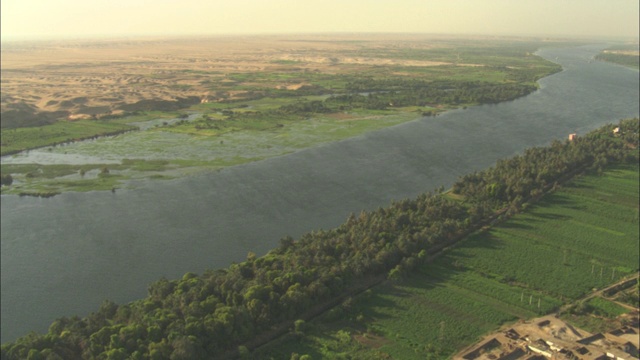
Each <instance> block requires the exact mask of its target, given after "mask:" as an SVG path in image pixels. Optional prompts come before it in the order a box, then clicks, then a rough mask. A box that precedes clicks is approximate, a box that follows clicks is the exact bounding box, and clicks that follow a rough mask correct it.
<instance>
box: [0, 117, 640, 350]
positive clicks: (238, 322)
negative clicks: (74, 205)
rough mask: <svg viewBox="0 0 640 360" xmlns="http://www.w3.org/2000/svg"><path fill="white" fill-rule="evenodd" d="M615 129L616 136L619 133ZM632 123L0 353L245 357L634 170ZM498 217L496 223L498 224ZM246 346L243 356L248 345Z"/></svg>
mask: <svg viewBox="0 0 640 360" xmlns="http://www.w3.org/2000/svg"><path fill="white" fill-rule="evenodd" d="M616 127H618V128H619V131H617V132H614V131H613V130H614V128H616ZM638 128H639V120H638V119H630V120H623V121H621V122H620V123H619V124H617V125H607V126H604V127H602V128H600V129H598V130H595V131H593V132H591V133H589V134H587V135H585V136H582V137H578V138H576V139H574V140H573V141H564V142H560V141H555V142H554V143H553V144H551V146H549V147H540V148H531V149H528V150H527V151H525V152H524V154H522V155H519V156H516V157H513V158H511V159H506V160H500V161H498V163H497V164H496V166H495V167H493V168H490V169H488V170H485V171H481V172H476V173H473V174H469V175H466V176H464V177H462V178H461V179H460V180H459V181H458V182H456V183H455V185H454V186H453V188H452V192H453V193H455V194H457V195H459V197H461V198H462V199H463V200H462V201H457V200H451V199H450V197H447V196H445V195H443V194H442V191H441V190H439V191H436V192H435V193H425V194H422V195H420V196H418V197H417V198H416V199H413V200H402V201H398V202H394V203H392V204H391V205H390V206H389V207H387V208H379V209H377V210H375V211H371V212H361V213H360V214H359V215H351V216H349V218H348V219H347V221H346V222H345V223H344V224H342V225H341V226H339V227H337V228H335V229H332V230H327V231H315V232H310V233H308V234H305V235H303V236H302V237H301V238H300V239H298V240H294V239H292V238H290V237H287V238H283V239H282V240H281V242H280V246H279V247H278V248H276V249H274V250H272V251H270V252H269V253H267V254H266V255H264V256H262V257H257V256H256V255H255V254H252V253H250V254H249V255H248V257H247V260H246V261H244V262H241V263H237V264H233V265H231V266H230V267H228V268H226V269H220V270H212V271H207V272H205V273H204V274H202V275H200V276H198V275H196V274H192V273H187V274H185V275H184V276H183V278H182V279H180V280H171V281H170V280H166V279H162V280H160V281H157V282H155V283H153V284H151V285H150V286H149V295H148V296H147V297H146V298H145V299H142V300H138V301H135V302H132V303H130V304H126V305H117V304H114V303H113V302H110V301H105V302H104V303H103V304H102V306H101V307H100V308H99V309H98V310H97V311H96V312H95V313H92V314H91V315H89V316H87V317H85V318H79V317H72V318H61V319H58V320H56V321H55V322H54V323H53V324H51V326H50V328H49V331H48V333H47V334H44V335H38V334H35V333H32V334H29V335H27V336H25V337H22V338H20V339H18V340H16V341H15V342H13V343H8V344H4V345H2V348H1V357H2V359H200V358H216V357H219V356H222V355H225V354H227V355H228V354H229V353H230V352H233V351H234V350H236V349H238V348H239V347H240V348H241V349H242V350H243V351H246V350H247V344H250V343H251V340H252V339H255V338H256V337H259V336H263V335H264V334H267V333H269V332H273V331H274V329H275V328H276V327H279V326H281V325H282V324H289V325H291V326H292V325H293V322H294V321H295V320H296V319H299V318H301V317H303V316H304V314H305V313H308V312H309V311H310V310H312V309H313V308H317V307H318V306H321V305H322V304H323V303H327V302H331V300H332V299H335V298H336V297H340V296H342V295H344V294H345V293H348V292H349V291H350V289H351V288H352V287H357V286H358V284H362V283H366V282H370V281H371V279H372V278H375V277H380V278H384V277H389V278H395V277H401V276H403V274H406V273H407V272H409V271H411V270H412V269H413V268H414V267H415V266H417V265H418V264H420V263H421V262H422V261H424V259H425V258H426V257H427V256H428V255H429V254H430V253H433V252H435V251H437V249H439V248H441V247H442V246H443V245H445V244H449V243H451V242H452V241H455V240H456V239H459V238H460V237H461V236H463V235H465V234H467V233H469V232H470V231H472V230H473V229H475V228H476V227H477V226H478V225H479V224H483V223H486V222H487V221H489V220H491V219H494V218H495V217H496V216H497V214H508V213H509V212H513V211H518V210H519V209H520V208H521V207H523V206H525V205H526V203H527V202H528V201H531V199H535V198H537V197H539V196H541V195H542V194H543V192H544V191H545V190H547V189H549V188H552V187H553V186H555V185H557V182H558V181H562V180H563V179H566V178H568V177H571V176H573V175H575V174H576V173H578V172H580V171H583V170H586V169H594V170H596V171H601V170H602V169H604V168H605V167H606V166H608V165H611V164H616V163H622V162H637V161H638V150H637V149H638ZM500 216H502V215H500ZM248 347H250V346H248Z"/></svg>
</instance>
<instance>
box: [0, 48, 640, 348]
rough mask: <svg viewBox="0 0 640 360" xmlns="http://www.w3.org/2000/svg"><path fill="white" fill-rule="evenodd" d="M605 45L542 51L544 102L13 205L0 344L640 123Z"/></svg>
mask: <svg viewBox="0 0 640 360" xmlns="http://www.w3.org/2000/svg"><path fill="white" fill-rule="evenodd" d="M603 47H604V45H593V46H584V47H577V48H564V49H561V48H558V49H551V48H550V49H545V50H542V51H540V52H539V54H540V55H542V56H544V57H545V58H547V59H550V60H552V61H556V62H558V63H560V64H562V66H563V67H564V71H562V72H560V73H557V74H555V75H552V76H549V77H547V78H545V79H542V80H541V81H540V85H541V88H540V90H538V91H536V92H535V93H533V94H531V95H529V96H526V97H523V98H520V99H517V100H514V101H511V102H506V103H501V104H496V105H484V106H477V107H471V108H468V109H465V110H455V111H451V112H448V113H445V114H443V115H441V116H438V117H430V118H424V119H418V120H416V121H413V122H409V123H405V124H402V125H399V126H395V127H391V128H387V129H384V130H381V131H376V132H371V133H367V134H364V135H361V136H358V137H355V138H351V139H348V140H345V141H340V142H335V143H330V144H326V145H322V146H318V147H315V148H311V149H306V150H303V151H299V152H296V153H293V154H290V155H286V156H281V157H278V158H272V159H268V160H264V161H259V162H255V163H251V164H247V165H242V166H236V167H232V168H227V169H224V170H222V171H219V172H215V173H211V174H206V175H198V176H193V177H187V178H182V179H178V180H171V181H162V182H153V181H148V182H144V183H141V184H138V187H137V188H136V189H134V190H118V191H117V192H116V193H111V192H89V193H64V194H62V195H59V196H56V197H53V198H48V199H41V198H31V197H27V198H21V197H17V196H8V195H3V196H2V197H1V201H0V204H1V220H2V226H1V230H2V233H1V291H2V292H1V300H2V313H1V316H2V317H1V331H2V332H1V334H2V342H3V343H4V342H6V341H11V340H14V339H15V338H17V337H18V336H21V335H24V334H26V333H27V332H28V331H30V330H34V331H37V332H45V331H46V329H47V327H48V324H50V323H51V322H52V321H53V320H54V319H56V318H58V317H61V316H69V315H74V314H77V315H80V316H84V315H86V314H88V313H90V312H91V311H95V310H96V309H97V308H98V307H99V306H100V304H101V303H102V301H103V300H105V299H110V300H113V301H115V302H117V303H125V302H128V301H132V300H134V299H137V298H141V297H144V296H145V295H146V289H147V285H148V284H149V283H151V282H153V281H155V280H157V279H159V278H160V277H163V276H164V277H167V278H177V277H180V276H182V274H184V273H185V272H196V273H201V272H202V271H203V270H205V269H207V268H220V267H225V266H227V265H229V264H230V263H231V262H233V261H241V260H244V259H245V258H246V255H247V252H249V251H253V252H255V253H257V254H259V255H261V254H264V253H266V252H267V251H268V250H269V249H271V248H273V247H275V246H276V245H277V244H278V241H279V239H280V238H282V237H283V236H286V235H291V236H293V237H294V238H295V237H298V236H300V235H301V234H303V233H305V232H308V231H310V230H313V229H320V228H325V229H326V228H331V227H334V226H336V225H338V224H340V223H342V222H343V221H344V220H345V219H346V217H347V216H348V214H349V213H351V212H355V213H357V212H359V211H361V210H362V209H374V208H377V207H379V206H386V205H388V204H389V202H390V201H391V200H393V199H402V198H407V197H414V196H416V195H417V194H419V193H421V192H425V191H430V190H433V189H435V188H436V187H439V186H441V185H442V186H445V187H447V186H450V185H451V184H452V183H453V182H454V181H455V180H456V179H457V178H458V177H459V176H461V175H463V174H465V173H468V172H472V171H474V170H479V169H483V168H485V167H488V166H491V165H493V164H494V163H495V161H496V160H497V159H500V158H504V157H509V156H512V155H514V154H517V153H520V152H522V151H523V150H524V149H525V148H528V147H531V146H539V145H546V144H548V143H550V142H551V141H552V140H554V139H566V138H567V136H568V134H569V133H577V134H579V135H580V134H584V133H586V132H588V131H590V130H592V129H595V128H597V127H599V126H601V125H603V124H606V123H613V122H617V121H618V120H619V119H621V118H628V117H637V116H638V98H639V91H638V87H639V81H638V71H636V70H631V69H627V68H624V67H621V66H617V65H613V64H608V63H603V62H598V61H591V62H589V60H590V59H591V58H592V57H593V56H594V55H595V54H596V53H597V52H598V51H599V50H600V49H602V48H603Z"/></svg>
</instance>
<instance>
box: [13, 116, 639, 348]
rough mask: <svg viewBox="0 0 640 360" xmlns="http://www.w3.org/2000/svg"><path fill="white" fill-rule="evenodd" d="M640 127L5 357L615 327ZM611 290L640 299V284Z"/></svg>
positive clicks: (541, 155)
mask: <svg viewBox="0 0 640 360" xmlns="http://www.w3.org/2000/svg"><path fill="white" fill-rule="evenodd" d="M639 125H640V122H639V119H628V120H622V121H621V122H620V123H618V124H615V125H613V124H611V125H606V126H603V127H602V128H600V129H597V130H594V131H592V132H590V133H588V134H586V135H585V136H581V137H577V138H574V139H573V140H572V141H569V140H566V141H564V142H561V141H555V142H554V143H552V144H551V145H550V146H548V147H539V148H530V149H528V150H526V151H525V152H524V153H523V154H522V155H518V156H515V157H513V158H510V159H503V160H500V161H498V162H497V163H496V165H495V166H494V167H492V168H489V169H487V170H484V171H480V172H475V173H472V174H468V175H465V176H463V177H462V178H461V179H460V180H459V181H458V182H456V183H455V184H454V186H453V187H452V188H451V190H449V191H447V192H445V191H444V189H442V188H441V189H438V190H436V191H435V192H430V193H425V194H421V195H419V196H418V197H416V198H415V199H404V200H400V201H396V202H394V203H392V204H391V205H390V206H388V207H386V208H379V209H377V210H375V211H370V212H365V211H363V212H361V213H360V214H352V215H351V216H349V217H348V219H347V220H346V221H345V223H344V224H342V225H340V226H338V227H336V228H334V229H330V230H326V231H314V232H310V233H307V234H305V235H303V236H301V237H300V238H299V239H293V238H290V237H285V238H283V239H281V242H280V246H279V247H277V248H276V249H274V250H272V251H270V252H269V253H267V254H266V255H264V256H262V257H257V256H256V255H255V254H253V253H249V254H248V256H247V260H246V261H243V262H241V263H235V264H233V265H231V266H229V267H228V268H225V269H217V270H210V271H207V272H205V273H204V274H202V275H196V274H193V273H187V274H185V275H184V276H183V277H182V279H178V280H167V279H161V280H159V281H157V282H155V283H153V284H151V285H150V286H149V288H148V293H149V295H148V296H147V297H146V298H144V299H141V300H138V301H134V302H132V303H129V304H123V305H118V304H115V303H113V302H110V301H105V302H104V303H103V304H102V305H101V306H100V308H99V309H98V310H96V312H94V313H92V314H90V315H88V316H87V317H85V318H80V317H71V318H67V317H65V318H61V319H58V320H56V321H55V322H54V323H53V324H51V326H50V327H49V331H48V332H47V333H46V334H36V333H31V334H29V335H27V336H24V337H22V338H20V339H18V340H16V341H14V342H12V343H7V344H3V345H2V347H1V357H2V359H76V358H83V359H209V358H220V359H226V358H243V359H252V358H253V359H319V358H336V359H341V358H342V359H371V358H378V359H385V358H386V359H414V358H415V359H425V358H433V359H440V358H448V357H451V356H452V355H453V354H454V353H456V352H457V351H459V350H461V349H462V348H463V347H465V346H468V345H469V344H471V343H473V342H475V341H477V340H478V339H479V337H481V336H482V335H484V334H486V333H487V332H491V331H494V330H496V329H497V328H498V327H500V326H501V325H503V324H506V323H513V322H516V321H517V320H519V319H527V318H531V317H535V316H538V315H543V314H549V313H552V312H559V316H562V317H565V318H566V319H568V320H569V321H574V322H575V323H576V324H580V325H586V326H588V327H590V328H593V329H601V328H605V329H606V328H607V327H608V326H610V325H609V324H610V321H611V319H615V317H616V316H617V315H618V314H620V313H622V312H623V310H621V308H620V305H617V304H616V303H614V302H612V301H611V300H607V299H604V298H602V297H598V296H596V297H589V298H585V296H588V295H589V294H591V293H592V292H593V291H594V289H603V288H605V287H607V286H608V285H610V284H614V283H617V282H618V281H620V280H624V279H630V278H633V277H634V276H635V277H637V273H638V269H639V268H640V266H639V265H640V264H639V259H638V256H637V254H638V251H639V250H640V249H639V243H638V237H639V233H638V225H639V213H638V201H639V191H638V184H639V178H638V173H639V172H638V170H639V166H638V161H639V153H638V140H639V127H640V126H639ZM616 128H617V129H616ZM635 284H637V281H636V283H635ZM605 292H608V296H614V295H615V296H616V299H619V300H620V301H622V302H625V303H629V304H632V305H633V306H635V307H637V305H638V286H637V285H633V286H632V287H631V288H630V289H629V288H624V289H617V288H616V287H614V288H613V289H610V288H607V289H606V290H605Z"/></svg>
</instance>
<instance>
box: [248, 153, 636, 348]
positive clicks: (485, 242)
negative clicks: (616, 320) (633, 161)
mask: <svg viewBox="0 0 640 360" xmlns="http://www.w3.org/2000/svg"><path fill="white" fill-rule="evenodd" d="M638 184H639V179H638V166H637V165H636V166H626V167H617V168H613V169H610V170H608V171H606V172H605V173H604V175H602V176H598V175H588V176H582V177H580V178H578V179H576V180H574V181H573V182H571V183H569V184H567V185H565V186H564V187H563V188H561V189H560V190H558V191H557V192H555V193H553V194H551V195H548V196H546V197H545V198H543V200H542V201H540V202H539V203H537V204H536V205H535V206H532V207H529V210H528V211H527V212H526V213H521V214H518V215H516V216H514V217H513V218H511V219H510V220H508V221H506V222H504V223H502V224H500V225H498V226H496V227H494V228H492V229H490V230H489V231H486V232H479V233H476V234H474V235H472V236H469V237H468V238H467V239H466V240H464V241H463V242H461V243H459V245H458V246H456V247H455V248H453V249H450V250H449V251H447V252H446V253H445V254H443V255H442V256H440V257H438V258H437V259H436V260H435V261H434V262H432V263H430V264H427V265H425V266H423V267H422V268H420V269H419V271H418V272H416V273H414V274H413V275H411V276H410V277H409V278H407V279H405V280H403V281H401V282H400V283H392V282H386V283H384V284H383V285H381V286H377V287H375V288H373V289H372V290H369V291H367V292H365V293H363V294H361V295H359V296H358V297H356V298H355V299H353V300H352V301H350V302H349V303H348V304H346V305H343V306H340V307H338V308H336V309H333V310H331V311H329V312H328V313H327V314H325V315H324V316H322V317H320V318H318V319H316V320H315V321H313V322H311V323H310V324H307V329H308V330H306V331H305V336H301V335H300V334H298V335H290V336H288V337H283V338H281V339H279V340H277V341H275V342H274V343H272V344H270V345H268V346H265V347H263V348H262V349H260V350H259V351H258V353H257V358H269V357H272V358H274V359H280V358H288V357H289V356H290V354H292V353H297V354H299V355H303V354H308V355H311V358H313V359H316V358H345V359H346V358H352V359H370V358H381V359H384V358H393V359H425V358H434V359H440V358H446V357H449V356H451V355H452V354H453V353H455V352H456V351H457V350H459V349H461V348H463V347H465V346H467V345H469V344H471V343H474V342H475V341H477V340H478V339H479V338H480V337H481V336H482V335H484V334H486V333H488V332H490V331H493V330H495V329H497V328H498V327H499V326H500V325H501V324H504V323H507V322H511V321H516V320H518V319H526V318H531V317H535V316H537V315H541V314H547V313H550V312H553V311H554V310H557V309H558V308H559V307H560V306H561V305H562V304H564V303H570V302H573V301H576V300H577V299H579V298H580V297H582V296H583V295H585V294H587V293H589V292H591V291H592V290H593V289H594V288H602V287H604V286H605V285H607V284H610V283H612V282H614V281H616V280H619V279H620V278H621V277H623V276H627V275H630V274H633V273H635V272H637V270H638V268H639V260H638V256H637V254H638V252H639V250H640V248H639V241H638V238H639V233H638V223H639V222H638V201H639V194H638ZM588 305H589V306H590V307H591V308H593V309H595V311H597V312H599V313H601V314H603V315H604V316H609V317H615V316H616V315H618V314H620V313H621V311H622V310H621V308H620V307H619V306H617V305H615V304H614V303H611V302H609V301H607V300H604V299H601V298H594V299H591V300H590V301H589V302H588Z"/></svg>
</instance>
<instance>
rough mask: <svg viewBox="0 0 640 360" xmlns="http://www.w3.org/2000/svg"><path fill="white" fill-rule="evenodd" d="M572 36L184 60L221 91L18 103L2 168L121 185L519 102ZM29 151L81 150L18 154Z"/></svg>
mask: <svg viewBox="0 0 640 360" xmlns="http://www.w3.org/2000/svg"><path fill="white" fill-rule="evenodd" d="M562 44H563V43H554V44H549V43H545V42H542V41H531V40H526V41H525V40H482V41H476V42H470V41H466V40H465V41H463V40H446V41H444V40H443V41H441V42H440V43H436V46H433V47H427V48H422V47H417V46H415V45H412V44H409V45H411V46H397V45H385V46H370V45H368V44H367V42H362V44H357V45H358V47H356V48H353V49H351V50H342V51H341V52H338V53H336V54H335V56H336V58H335V59H334V58H332V59H334V60H332V61H334V63H332V64H329V65H327V66H325V67H324V68H323V69H325V68H326V70H322V71H320V70H318V69H315V70H310V69H309V66H310V65H309V64H310V63H307V62H306V60H304V58H302V59H300V60H287V61H285V60H280V61H277V60H273V61H272V65H273V66H276V67H277V68H275V69H271V70H269V71H268V72H266V71H259V70H256V71H245V72H238V73H219V72H216V71H210V72H207V71H195V70H179V71H178V72H179V73H180V74H178V75H179V76H180V78H181V79H182V78H184V79H197V80H198V81H199V82H200V83H201V84H204V85H203V86H205V87H206V89H207V90H209V95H207V97H206V98H197V97H183V98H178V99H177V100H174V101H160V100H153V101H152V100H148V101H139V102H137V103H133V104H124V105H120V106H119V107H118V108H117V109H114V112H113V114H115V113H116V111H117V114H119V115H117V116H116V115H113V114H111V115H104V116H96V115H95V114H94V115H93V119H82V120H73V121H71V120H67V119H66V118H63V119H60V118H55V114H52V113H42V114H30V113H26V112H25V110H9V111H7V112H5V113H3V114H2V118H3V121H2V143H1V146H0V152H1V154H2V155H3V156H6V157H5V158H4V159H3V162H2V165H1V169H0V170H1V172H2V174H3V178H7V177H10V179H11V181H9V180H7V181H5V182H3V184H4V185H6V186H2V189H1V190H2V193H3V194H20V195H35V196H52V195H55V194H58V193H60V192H64V191H89V190H115V189H116V188H121V187H128V186H131V181H130V180H134V179H170V178H175V177H179V176H185V175H188V174H192V173H195V172H202V171H215V170H218V169H221V168H224V167H228V166H234V165H238V164H243V163H247V162H252V161H257V160H261V159H265V158H268V157H274V156H281V155H284V154H287V153H291V152H294V151H298V150H301V149H304V148H308V147H311V146H315V145H318V144H321V143H326V142H332V141H337V140H342V139H345V138H349V137H353V136H357V135H359V134H363V133H365V132H369V131H373V130H377V129H381V128H384V127H389V126H393V125H397V124H400V123H403V122H407V121H412V120H415V119H417V118H420V117H423V116H437V115H438V114H440V113H442V112H444V111H447V110H450V109H455V108H463V107H467V106H473V105H478V104H487V103H497V102H501V101H508V100H513V99H515V98H518V97H521V96H524V95H527V94H529V93H531V92H533V91H535V90H536V89H537V88H538V84H537V80H539V79H540V78H542V77H545V76H548V75H550V74H553V73H555V72H558V71H560V70H561V67H560V66H559V65H558V64H555V63H552V62H550V61H547V60H545V59H543V58H541V57H539V56H537V55H535V51H536V50H537V49H538V48H540V47H541V46H549V45H562ZM340 57H344V58H358V59H360V58H365V59H374V60H375V62H373V63H350V62H341V61H340V60H339V59H340ZM174 75H175V74H174ZM149 76H156V77H157V76H159V75H149ZM178 90H179V89H177V90H176V91H178ZM25 119H28V120H29V121H26V120H25ZM87 139H93V141H83V140H87ZM27 150H32V151H39V152H45V153H48V154H45V155H46V156H52V157H54V158H60V157H64V156H77V157H79V158H80V160H76V161H72V162H71V163H55V162H53V163H52V162H47V161H43V162H39V163H35V162H19V161H13V160H15V159H12V156H13V155H15V154H17V153H19V152H20V151H27ZM15 156H19V155H15ZM7 179H8V178H7Z"/></svg>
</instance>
